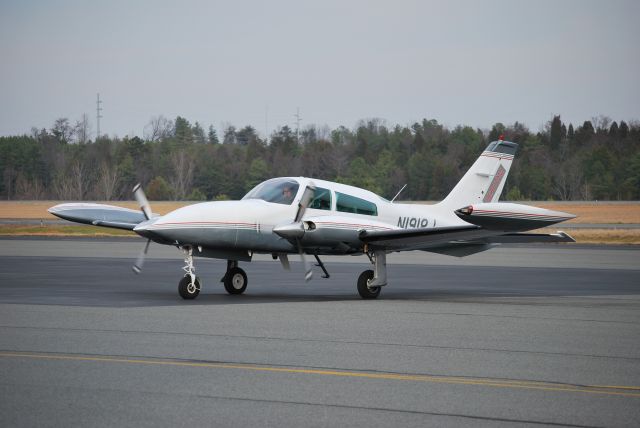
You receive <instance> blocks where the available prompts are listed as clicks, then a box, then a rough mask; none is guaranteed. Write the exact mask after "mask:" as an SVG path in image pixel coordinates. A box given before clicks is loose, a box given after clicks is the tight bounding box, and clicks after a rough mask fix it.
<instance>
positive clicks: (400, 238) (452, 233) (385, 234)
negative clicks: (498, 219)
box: [359, 225, 486, 251]
mask: <svg viewBox="0 0 640 428" xmlns="http://www.w3.org/2000/svg"><path fill="white" fill-rule="evenodd" d="M485 234H486V232H484V231H483V230H482V228H481V227H479V226H474V225H465V226H450V227H432V228H428V229H427V228H424V229H402V230H380V231H366V230H363V231H362V232H360V235H359V238H360V240H361V241H362V242H364V243H366V244H368V245H369V247H371V248H380V249H385V250H390V251H399V250H412V249H421V248H425V247H428V246H435V245H438V244H443V243H446V242H451V241H457V240H465V241H466V240H473V239H477V238H480V237H483V236H484V235H485Z"/></svg>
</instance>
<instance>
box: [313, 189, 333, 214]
mask: <svg viewBox="0 0 640 428" xmlns="http://www.w3.org/2000/svg"><path fill="white" fill-rule="evenodd" d="M309 208H314V209H316V210H330V209H331V190H329V189H323V188H322V187H316V192H315V195H314V198H313V200H312V201H311V203H310V204H309Z"/></svg>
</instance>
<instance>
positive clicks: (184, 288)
mask: <svg viewBox="0 0 640 428" xmlns="http://www.w3.org/2000/svg"><path fill="white" fill-rule="evenodd" d="M180 249H181V250H182V251H183V252H184V264H185V265H184V267H183V268H182V269H183V270H184V271H185V275H184V277H183V278H182V279H181V280H180V282H179V283H178V294H180V297H182V298H183V299H185V300H193V299H195V298H196V297H198V294H200V278H198V277H197V276H196V274H195V271H196V268H195V266H194V265H193V248H192V247H181V248H180ZM220 282H222V283H223V284H224V289H225V290H226V291H227V293H229V294H242V293H244V291H245V290H246V289H247V284H248V280H247V274H246V273H245V271H244V270H242V269H240V268H239V267H238V261H237V260H228V261H227V271H226V273H225V274H224V276H223V277H222V279H221V280H220Z"/></svg>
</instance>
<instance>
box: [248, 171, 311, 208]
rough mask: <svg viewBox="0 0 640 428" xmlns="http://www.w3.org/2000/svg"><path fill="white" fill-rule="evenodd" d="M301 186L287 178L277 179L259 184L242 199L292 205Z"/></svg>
mask: <svg viewBox="0 0 640 428" xmlns="http://www.w3.org/2000/svg"><path fill="white" fill-rule="evenodd" d="M299 187H300V185H299V184H298V182H297V181H294V180H291V179H287V178H276V179H273V180H268V181H265V182H264V183H260V184H258V185H257V186H256V187H254V188H253V189H252V190H251V191H250V192H249V193H247V194H246V195H245V196H244V198H242V199H262V200H263V201H267V202H274V203H276V204H284V205H291V203H292V202H293V199H294V198H295V197H296V194H297V193H298V188H299Z"/></svg>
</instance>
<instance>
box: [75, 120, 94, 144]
mask: <svg viewBox="0 0 640 428" xmlns="http://www.w3.org/2000/svg"><path fill="white" fill-rule="evenodd" d="M74 134H75V136H76V141H77V142H78V143H79V144H85V143H87V142H88V141H89V137H90V134H91V124H90V123H89V116H88V115H87V114H86V113H83V114H82V117H81V118H80V120H77V121H76V125H75V127H74Z"/></svg>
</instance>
